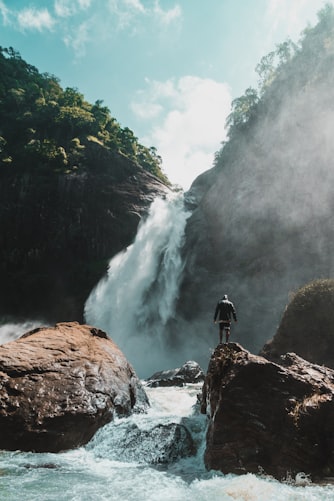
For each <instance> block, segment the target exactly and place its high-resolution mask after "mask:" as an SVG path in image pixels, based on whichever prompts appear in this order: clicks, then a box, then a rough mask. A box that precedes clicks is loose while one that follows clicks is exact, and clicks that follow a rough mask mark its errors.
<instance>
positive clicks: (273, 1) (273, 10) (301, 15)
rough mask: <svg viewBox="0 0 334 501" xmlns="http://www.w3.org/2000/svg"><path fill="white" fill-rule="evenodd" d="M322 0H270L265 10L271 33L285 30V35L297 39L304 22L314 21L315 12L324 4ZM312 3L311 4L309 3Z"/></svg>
mask: <svg viewBox="0 0 334 501" xmlns="http://www.w3.org/2000/svg"><path fill="white" fill-rule="evenodd" d="M324 3H325V2H324V0H312V2H310V1H309V0H270V1H269V3H268V6H267V9H266V12H265V19H266V23H267V25H269V26H271V29H270V30H269V31H270V32H271V33H272V35H274V34H275V33H282V31H284V32H285V36H286V37H287V36H289V37H290V38H293V39H298V38H299V35H300V33H301V31H302V30H303V29H304V28H305V24H306V23H307V22H310V23H311V24H313V23H314V22H315V21H316V12H317V11H319V10H320V9H321V8H323V6H324ZM311 4H312V5H311Z"/></svg>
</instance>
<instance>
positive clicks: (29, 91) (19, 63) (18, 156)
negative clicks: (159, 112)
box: [0, 47, 170, 184]
mask: <svg viewBox="0 0 334 501" xmlns="http://www.w3.org/2000/svg"><path fill="white" fill-rule="evenodd" d="M89 142H91V143H92V142H94V143H98V144H99V145H101V146H103V147H105V148H107V149H108V150H110V151H112V152H116V153H119V154H121V155H124V156H126V157H127V158H129V159H130V160H132V161H134V162H136V163H137V164H139V165H140V166H141V167H143V168H144V169H146V170H147V171H149V172H150V173H151V174H153V175H154V176H156V177H158V178H159V179H160V180H161V181H163V182H164V183H166V184H170V183H169V181H168V179H167V177H166V175H165V174H164V173H163V171H162V168H161V164H162V160H161V157H160V156H159V155H158V154H157V151H156V149H155V148H154V147H150V148H147V147H146V146H143V145H142V144H140V143H139V141H138V138H137V137H136V136H135V135H134V133H133V132H132V130H130V129H129V128H128V127H121V125H120V124H119V123H118V122H117V120H116V119H115V118H114V117H113V116H112V115H111V112H110V110H109V109H108V108H107V107H106V106H104V105H103V101H101V100H98V101H96V102H95V103H94V104H90V103H89V102H87V101H86V100H85V98H84V96H83V95H82V94H81V93H80V92H79V91H78V90H77V89H75V88H69V87H67V88H66V89H65V90H64V89H63V88H62V87H61V85H60V81H59V79H58V78H57V77H55V76H54V75H51V74H48V73H43V74H41V73H40V72H39V71H38V69H37V68H35V67H34V66H32V65H30V64H28V63H27V62H26V61H24V60H23V59H22V57H21V55H20V54H19V52H17V51H16V50H14V49H13V48H12V47H9V48H3V47H0V168H1V167H2V169H4V168H5V169H15V171H16V172H20V171H26V170H29V171H30V170H31V169H36V170H38V171H39V173H40V172H41V171H43V172H44V173H45V174H48V173H59V174H62V173H63V174H69V173H75V172H79V173H80V172H83V171H85V170H87V169H88V170H92V169H94V168H95V166H94V165H93V164H92V162H88V161H87V158H86V156H85V148H86V147H87V145H88V144H89Z"/></svg>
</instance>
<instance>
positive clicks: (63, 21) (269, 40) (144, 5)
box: [0, 0, 325, 189]
mask: <svg viewBox="0 0 334 501" xmlns="http://www.w3.org/2000/svg"><path fill="white" fill-rule="evenodd" d="M324 4H325V1H324V0H31V1H29V0H28V1H26V0H0V34H1V36H0V45H2V46H3V47H9V46H12V47H14V49H16V50H17V51H19V52H20V54H21V56H22V57H23V59H25V60H26V61H27V62H28V63H30V64H32V65H34V66H36V67H37V68H38V69H39V71H41V72H48V73H52V74H54V75H55V76H57V77H58V78H60V83H61V85H62V86H63V87H64V88H65V87H75V88H77V89H78V90H79V91H80V92H81V93H83V94H84V96H85V98H86V99H87V100H88V101H89V102H91V103H93V102H95V101H96V100H98V99H101V100H103V102H104V104H105V105H106V106H108V107H109V109H110V111H111V113H112V115H113V116H114V117H115V118H116V119H117V120H118V121H119V122H120V124H121V125H122V126H123V127H130V129H132V130H133V132H134V134H135V135H136V136H137V137H138V138H139V140H140V141H141V142H142V143H143V144H144V145H146V146H155V147H156V148H157V150H158V153H159V154H160V155H161V156H162V158H163V169H164V171H165V172H166V174H167V175H168V177H169V178H170V180H171V181H172V182H173V183H176V184H179V185H181V186H182V187H183V188H184V189H188V188H189V186H190V184H191V182H192V181H193V180H194V179H195V178H196V176H197V175H198V174H199V173H201V172H203V171H204V170H207V169H209V168H210V167H211V166H212V161H213V156H214V153H215V152H216V151H217V150H218V149H219V148H220V144H221V141H223V140H224V138H225V130H224V125H225V119H226V116H227V115H228V114H229V112H230V106H231V100H232V99H234V98H235V97H238V96H240V95H242V94H243V93H244V91H245V89H246V88H247V87H249V86H254V87H256V85H257V75H256V73H255V67H256V65H257V64H258V63H259V61H260V59H261V57H262V56H264V55H266V54H267V53H268V52H270V51H271V50H273V49H274V48H275V46H276V44H278V43H281V42H283V41H285V40H286V39H287V38H288V37H290V38H291V39H292V40H293V41H298V39H299V37H300V33H301V31H302V30H303V29H304V28H305V27H306V26H307V25H308V24H311V25H314V24H315V23H316V22H317V16H316V14H317V12H318V11H319V10H320V9H321V8H322V7H323V6H324Z"/></svg>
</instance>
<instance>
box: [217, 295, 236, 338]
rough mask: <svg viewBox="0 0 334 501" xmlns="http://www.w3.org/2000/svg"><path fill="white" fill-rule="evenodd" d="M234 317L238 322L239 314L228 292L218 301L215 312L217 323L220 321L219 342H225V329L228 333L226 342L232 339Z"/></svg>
mask: <svg viewBox="0 0 334 501" xmlns="http://www.w3.org/2000/svg"><path fill="white" fill-rule="evenodd" d="M232 317H233V319H234V321H235V322H237V314H236V311H235V308H234V304H233V303H232V302H231V301H229V299H228V297H227V294H225V295H224V296H223V299H221V300H220V301H218V303H217V306H216V310H215V314H214V317H213V321H214V323H215V324H216V323H217V321H218V323H219V343H220V344H222V342H223V334H224V330H225V334H226V343H228V340H229V339H230V333H231V319H232Z"/></svg>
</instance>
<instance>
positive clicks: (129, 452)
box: [88, 423, 195, 465]
mask: <svg viewBox="0 0 334 501" xmlns="http://www.w3.org/2000/svg"><path fill="white" fill-rule="evenodd" d="M109 431H110V433H108V436H104V440H103V446H102V447H103V449H102V450H101V455H102V457H103V456H104V454H105V451H106V450H107V454H108V457H109V458H111V459H114V460H115V461H116V460H117V461H118V460H119V459H120V451H122V452H121V457H122V460H123V461H130V462H131V461H135V462H136V463H140V464H153V465H154V464H155V465H159V464H169V463H172V462H174V461H176V460H178V459H180V458H183V457H188V456H191V455H193V454H194V453H195V445H194V442H193V439H192V437H191V434H190V432H189V430H188V429H187V428H186V426H184V425H183V424H180V423H167V424H163V423H161V424H158V425H156V426H154V427H151V428H149V429H140V428H139V426H137V425H136V424H135V423H131V425H129V424H127V423H121V424H117V425H115V426H113V427H112V428H111V429H110V430H109ZM89 447H94V440H93V441H92V443H91V444H89V445H88V448H89ZM100 448H101V445H100Z"/></svg>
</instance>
